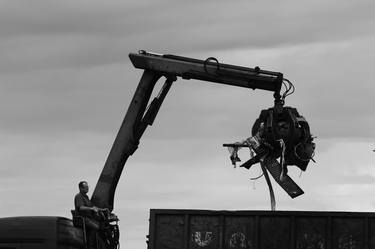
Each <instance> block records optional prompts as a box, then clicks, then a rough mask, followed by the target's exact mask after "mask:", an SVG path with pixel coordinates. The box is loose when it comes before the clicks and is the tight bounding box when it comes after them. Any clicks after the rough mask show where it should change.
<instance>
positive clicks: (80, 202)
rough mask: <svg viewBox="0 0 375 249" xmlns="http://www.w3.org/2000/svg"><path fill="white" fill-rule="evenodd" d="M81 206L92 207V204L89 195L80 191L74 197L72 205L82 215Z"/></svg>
mask: <svg viewBox="0 0 375 249" xmlns="http://www.w3.org/2000/svg"><path fill="white" fill-rule="evenodd" d="M82 206H85V207H93V206H94V205H92V203H91V201H90V199H89V197H88V196H87V195H86V194H83V193H81V192H80V193H78V194H76V196H75V197H74V207H75V209H76V211H77V212H78V213H79V214H82V215H83V213H81V212H80V211H81V210H80V207H82Z"/></svg>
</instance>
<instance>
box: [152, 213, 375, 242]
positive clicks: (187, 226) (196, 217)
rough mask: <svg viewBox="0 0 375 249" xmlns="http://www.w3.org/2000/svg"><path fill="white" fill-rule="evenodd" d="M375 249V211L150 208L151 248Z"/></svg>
mask: <svg viewBox="0 0 375 249" xmlns="http://www.w3.org/2000/svg"><path fill="white" fill-rule="evenodd" d="M289 248H290V249H375V213H355V212H350V213H349V212H301V211H300V212H296V211H294V212H292V211H291V212H289V211H274V212H271V211H208V210H160V209H159V210H151V220H150V243H149V249H289Z"/></svg>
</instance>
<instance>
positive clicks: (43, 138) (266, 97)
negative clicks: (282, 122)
mask: <svg viewBox="0 0 375 249" xmlns="http://www.w3.org/2000/svg"><path fill="white" fill-rule="evenodd" d="M374 9H375V2H373V1H370V0H368V1H338V0H336V1H331V0H328V1H326V0H325V1H322V0H315V1H291V0H286V1H256V0H250V1H249V0H248V1H242V0H239V1H222V0H216V1H212V0H206V1H170V0H164V1H145V0H137V1H130V0H124V1H120V0H119V1H98V0H90V1H86V0H78V1H77V0H74V1H73V0H65V1H46V0H34V1H17V0H12V1H10V0H4V1H1V2H0V54H1V56H0V117H1V121H0V137H1V140H0V164H1V167H0V199H1V202H0V215H1V217H8V216H25V215H52V216H63V217H70V210H71V209H72V208H73V197H74V195H75V194H76V193H77V192H78V188H77V184H78V182H79V181H80V180H83V179H85V180H87V181H88V182H89V185H90V186H91V190H93V189H94V187H95V184H96V182H97V179H98V177H99V175H100V172H101V170H102V167H103V165H104V162H105V160H106V158H107V155H108V153H109V150H110V148H111V145H112V143H113V141H114V138H115V136H116V134H117V131H118V129H119V127H120V124H121V122H122V119H123V117H124V115H125V112H126V110H127V107H128V105H129V102H130V100H131V98H132V95H133V93H134V91H135V88H136V86H137V84H138V82H139V79H140V77H141V75H142V71H141V70H139V69H135V68H134V67H133V66H132V64H131V63H130V61H129V58H128V54H129V53H136V52H137V51H138V50H140V49H143V50H147V51H152V52H156V53H161V54H176V55H182V56H188V57H193V58H198V59H206V58H208V57H211V56H214V57H216V58H217V59H218V60H219V61H220V62H223V63H229V64H235V65H241V66H247V67H255V66H259V67H260V68H262V69H265V70H272V71H278V72H282V73H283V74H284V77H285V78H287V79H289V80H290V81H291V82H292V83H293V84H294V86H295V88H296V91H295V93H294V94H293V95H291V96H289V97H288V98H287V99H286V105H288V106H293V107H296V108H297V109H298V110H299V112H300V113H301V114H302V115H303V116H304V117H305V118H306V120H307V121H308V122H309V124H310V129H311V132H312V133H313V135H315V136H317V138H316V140H315V142H316V146H317V147H316V156H315V160H316V163H315V164H314V163H310V164H309V166H308V168H307V170H306V172H303V173H302V174H301V172H300V171H299V170H297V169H296V168H291V169H290V173H289V174H290V176H291V177H292V178H293V179H294V180H295V181H296V182H297V183H298V184H299V186H300V187H301V188H302V189H303V190H304V191H305V194H304V195H302V196H300V197H298V198H296V199H291V198H290V197H289V196H288V195H287V194H286V193H285V192H284V191H283V190H282V189H281V188H280V187H279V186H278V185H276V184H275V182H273V186H274V190H275V195H276V209H277V210H306V211H310V210H313V211H366V212H373V211H374V210H375V199H373V193H374V191H375V184H374V180H375V168H374V167H373V166H374V164H375V153H374V152H373V151H372V150H373V149H375V141H374V140H375V139H374V138H375V129H374V127H375V126H374V124H375V115H374V114H375V111H374V104H373V94H374V93H375V85H374V83H373V79H372V73H373V67H374V65H375V47H374V46H373V44H374V43H375V30H374V28H373V27H374V26H375V16H374V15H373V11H374ZM159 85H160V83H159ZM272 105H273V97H272V94H271V93H269V92H265V91H261V90H256V91H252V90H247V89H244V88H236V87H230V86H224V85H217V84H212V83H205V82H200V81H194V80H190V81H186V80H181V79H179V80H178V81H177V82H175V83H174V84H173V86H172V89H171V90H170V92H169V94H168V96H167V98H166V100H165V102H164V104H163V106H162V108H161V110H160V112H159V115H158V117H157V118H156V121H155V123H154V125H153V126H152V127H150V128H149V129H148V130H147V131H146V132H145V134H144V136H143V138H142V140H141V142H140V146H139V149H138V150H137V151H136V153H135V154H134V155H133V156H132V157H131V158H130V159H129V160H128V162H127V164H126V165H125V168H124V171H123V174H122V177H121V179H120V182H119V184H118V187H117V191H116V196H115V203H114V205H115V210H114V212H115V213H116V214H117V215H118V216H119V218H120V220H121V222H120V228H121V244H122V246H124V247H127V248H130V247H131V248H139V249H141V248H146V243H145V239H146V238H145V236H146V235H147V234H148V218H149V209H151V208H166V209H175V208H179V209H180V208H183V209H213V210H269V209H270V201H269V194H268V188H267V185H266V183H265V180H264V178H260V179H258V180H257V181H255V182H254V181H251V180H249V179H250V178H251V177H256V176H258V175H259V174H260V168H259V167H258V166H257V167H253V168H252V169H251V170H249V171H247V170H245V169H239V168H236V169H233V167H232V166H231V164H230V160H229V153H228V151H227V150H226V149H225V148H223V147H222V146H221V145H222V144H223V143H228V142H235V141H241V140H242V139H244V138H246V137H249V136H250V132H251V131H250V130H251V126H252V124H253V122H254V121H255V119H256V118H257V117H258V115H259V113H260V111H261V110H262V109H265V108H269V107H271V106H272ZM240 157H241V158H243V159H244V160H245V159H246V158H247V157H248V152H246V151H244V150H243V151H241V153H240ZM90 193H91V192H90ZM90 193H89V194H90Z"/></svg>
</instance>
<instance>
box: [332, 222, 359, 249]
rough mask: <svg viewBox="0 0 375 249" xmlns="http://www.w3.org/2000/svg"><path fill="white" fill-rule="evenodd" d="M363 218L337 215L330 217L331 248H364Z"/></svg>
mask: <svg viewBox="0 0 375 249" xmlns="http://www.w3.org/2000/svg"><path fill="white" fill-rule="evenodd" d="M363 221H364V220H363V218H362V219H361V218H345V217H337V218H333V219H332V231H333V233H332V236H333V237H332V239H333V241H332V242H333V243H332V248H333V249H362V248H364V223H363Z"/></svg>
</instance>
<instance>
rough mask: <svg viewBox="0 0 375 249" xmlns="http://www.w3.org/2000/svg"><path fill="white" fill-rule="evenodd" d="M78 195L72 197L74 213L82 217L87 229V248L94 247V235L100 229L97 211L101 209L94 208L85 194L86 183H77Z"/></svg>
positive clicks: (86, 191)
mask: <svg viewBox="0 0 375 249" xmlns="http://www.w3.org/2000/svg"><path fill="white" fill-rule="evenodd" d="M78 188H79V193H78V194H76V196H75V197H74V207H75V210H76V212H77V213H78V214H79V215H80V216H83V217H84V220H85V224H86V229H87V241H88V245H89V248H94V247H92V246H95V243H96V242H95V234H96V232H97V231H98V230H99V229H100V222H99V221H98V220H96V218H97V217H99V214H98V213H99V211H102V209H101V208H98V207H95V206H94V205H93V204H92V203H91V201H90V199H89V197H88V196H87V193H88V192H89V185H88V184H87V182H86V181H81V182H79V183H78Z"/></svg>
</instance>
